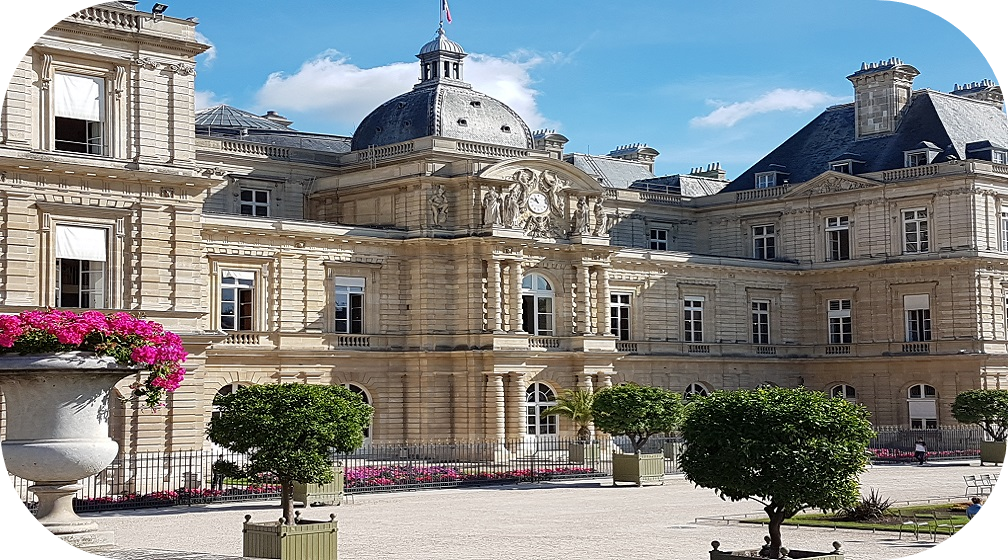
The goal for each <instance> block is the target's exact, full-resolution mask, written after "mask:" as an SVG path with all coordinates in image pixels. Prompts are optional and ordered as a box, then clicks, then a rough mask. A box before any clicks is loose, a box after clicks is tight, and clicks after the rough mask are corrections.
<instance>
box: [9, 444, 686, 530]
mask: <svg viewBox="0 0 1008 560" xmlns="http://www.w3.org/2000/svg"><path fill="white" fill-rule="evenodd" d="M632 451H633V448H632V446H631V445H630V442H629V440H627V439H626V438H598V439H595V440H593V441H591V442H580V441H577V440H574V439H563V438H543V437H539V438H534V439H532V438H530V439H519V440H507V441H468V442H424V443H382V442H375V443H371V444H368V445H365V446H363V447H361V448H360V449H358V450H356V451H354V452H353V453H350V454H345V455H343V454H341V455H335V456H333V457H332V459H333V461H334V463H339V464H341V465H342V466H343V468H344V476H345V477H346V481H345V492H346V493H348V494H362V493H371V492H394V491H402V490H417V489H425V488H445V487H458V486H474V485H486V484H501V483H515V482H539V481H545V480H557V479H569V478H600V477H606V476H610V475H611V473H612V454H613V453H620V452H632ZM642 451H643V452H645V453H650V452H657V453H664V455H665V472H666V474H673V473H678V472H680V470H679V457H680V455H681V452H682V440H681V439H680V438H651V440H649V441H648V442H647V445H646V446H645V448H644V449H643V450H642ZM220 459H223V460H225V461H229V462H233V463H235V464H237V465H238V466H239V467H244V466H245V465H246V464H247V457H246V456H244V455H242V454H236V453H229V452H226V451H225V452H223V453H221V452H219V451H203V450H194V451H180V452H174V453H164V452H149V453H134V454H129V455H123V456H120V457H117V458H116V459H115V460H114V461H113V462H112V464H111V465H110V466H109V467H108V468H106V469H105V470H104V471H102V472H100V473H98V474H97V475H95V476H93V477H90V478H88V479H85V480H83V481H82V482H81V484H82V488H81V490H80V491H78V492H77V495H76V496H75V499H74V509H75V510H76V511H78V512H82V511H98V510H108V509H133V508H143V507H158V506H165V505H173V504H194V503H208V502H223V501H239V500H261V499H273V498H279V496H280V488H279V484H278V483H277V481H276V480H275V479H271V478H270V477H268V476H262V477H257V478H255V479H241V480H239V479H233V478H226V477H224V476H223V475H221V474H220V471H219V470H218V469H215V467H214V463H215V462H216V461H218V460H220ZM11 480H12V482H13V484H14V488H15V490H16V491H17V493H18V495H19V496H20V497H21V499H22V500H23V501H24V502H25V504H26V505H27V506H28V507H29V508H34V507H35V503H36V502H35V496H34V494H33V493H32V492H31V490H30V486H31V484H32V482H31V481H27V480H24V479H21V478H19V477H17V476H14V475H11Z"/></svg>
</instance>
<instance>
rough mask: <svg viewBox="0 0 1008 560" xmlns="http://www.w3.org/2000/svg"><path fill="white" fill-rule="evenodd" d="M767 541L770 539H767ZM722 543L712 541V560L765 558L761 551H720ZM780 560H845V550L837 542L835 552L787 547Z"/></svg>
mask: <svg viewBox="0 0 1008 560" xmlns="http://www.w3.org/2000/svg"><path fill="white" fill-rule="evenodd" d="M765 538H766V540H767V541H769V540H770V538H769V537H765ZM720 547H721V543H719V542H718V541H711V548H712V549H713V550H711V551H710V560H738V559H739V558H764V557H763V556H761V555H760V550H759V549H749V550H720ZM780 558H781V559H784V560H786V559H788V558H795V559H797V558H804V559H810V560H844V554H843V550H841V545H840V543H839V542H837V541H833V552H813V551H810V550H790V549H788V548H786V547H783V546H782V547H781V548H780Z"/></svg>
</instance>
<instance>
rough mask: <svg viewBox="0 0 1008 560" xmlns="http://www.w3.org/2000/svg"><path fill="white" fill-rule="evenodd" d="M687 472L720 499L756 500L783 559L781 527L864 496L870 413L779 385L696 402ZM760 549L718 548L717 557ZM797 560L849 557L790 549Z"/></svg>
mask: <svg viewBox="0 0 1008 560" xmlns="http://www.w3.org/2000/svg"><path fill="white" fill-rule="evenodd" d="M682 435H683V439H684V440H685V442H686V450H685V452H684V453H683V455H682V463H681V464H682V469H683V472H684V473H685V474H686V480H689V481H691V482H693V483H694V484H696V485H697V486H702V487H704V488H713V489H714V490H715V491H716V492H717V493H718V494H719V495H720V496H721V499H728V500H732V501H738V500H746V499H750V500H756V501H758V502H760V503H762V504H763V506H764V508H763V510H764V511H766V513H767V515H768V516H769V518H770V521H769V533H770V535H769V539H770V540H769V543H768V545H767V547H768V548H766V549H765V550H764V553H765V554H766V555H769V557H770V558H779V557H781V556H780V554H781V525H782V524H783V523H784V520H785V519H787V518H789V517H791V516H793V515H795V514H796V513H798V512H799V511H801V510H803V509H805V508H810V507H812V508H819V509H823V510H839V509H842V508H845V507H849V506H852V505H854V504H855V503H856V502H857V501H858V499H859V498H860V491H859V481H858V478H859V476H860V474H861V473H862V472H863V471H864V469H865V467H866V463H867V459H866V455H865V449H866V448H867V446H868V443H869V441H871V438H872V437H873V436H874V432H873V431H872V429H871V424H870V423H869V422H868V411H867V410H866V409H865V408H864V407H862V406H858V405H854V404H851V403H849V402H847V401H846V400H844V399H839V398H831V397H830V396H828V395H826V394H825V393H821V392H819V391H810V390H807V389H804V388H797V389H786V388H779V387H771V388H761V389H756V390H737V391H717V392H714V393H712V394H711V395H710V396H707V397H703V398H698V399H693V400H691V401H690V403H689V404H688V405H687V406H686V418H685V421H684V422H683V425H682ZM756 553H757V551H752V550H750V551H740V552H734V553H731V552H725V551H719V550H717V548H716V547H715V550H713V551H711V554H710V557H711V559H712V560H714V559H715V558H730V557H732V556H745V555H747V554H749V555H753V556H755V555H756ZM791 555H792V556H791V557H795V558H813V557H814V558H820V557H821V558H842V556H836V553H835V552H834V553H822V554H821V555H816V554H815V553H811V552H805V551H791Z"/></svg>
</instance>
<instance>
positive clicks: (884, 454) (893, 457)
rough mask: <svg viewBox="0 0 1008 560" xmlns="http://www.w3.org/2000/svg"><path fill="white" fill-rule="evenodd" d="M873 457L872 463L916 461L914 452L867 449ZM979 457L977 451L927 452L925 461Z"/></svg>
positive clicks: (978, 451)
mask: <svg viewBox="0 0 1008 560" xmlns="http://www.w3.org/2000/svg"><path fill="white" fill-rule="evenodd" d="M868 451H870V452H871V453H872V454H873V455H874V457H873V458H872V461H878V462H885V463H901V462H911V461H916V460H917V459H916V458H915V457H914V452H913V451H912V450H911V451H907V450H903V449H886V448H869V449H868ZM979 456H980V450H979V449H953V450H949V451H928V452H927V459H928V460H932V459H966V458H975V457H979Z"/></svg>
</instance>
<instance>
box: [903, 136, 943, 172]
mask: <svg viewBox="0 0 1008 560" xmlns="http://www.w3.org/2000/svg"><path fill="white" fill-rule="evenodd" d="M940 153H941V149H940V148H938V146H935V145H934V144H932V143H931V142H921V143H920V144H917V145H916V146H914V148H913V149H912V150H906V151H905V152H903V166H904V167H920V166H922V165H928V164H930V163H931V162H933V161H934V160H935V158H936V157H938V154H940Z"/></svg>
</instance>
